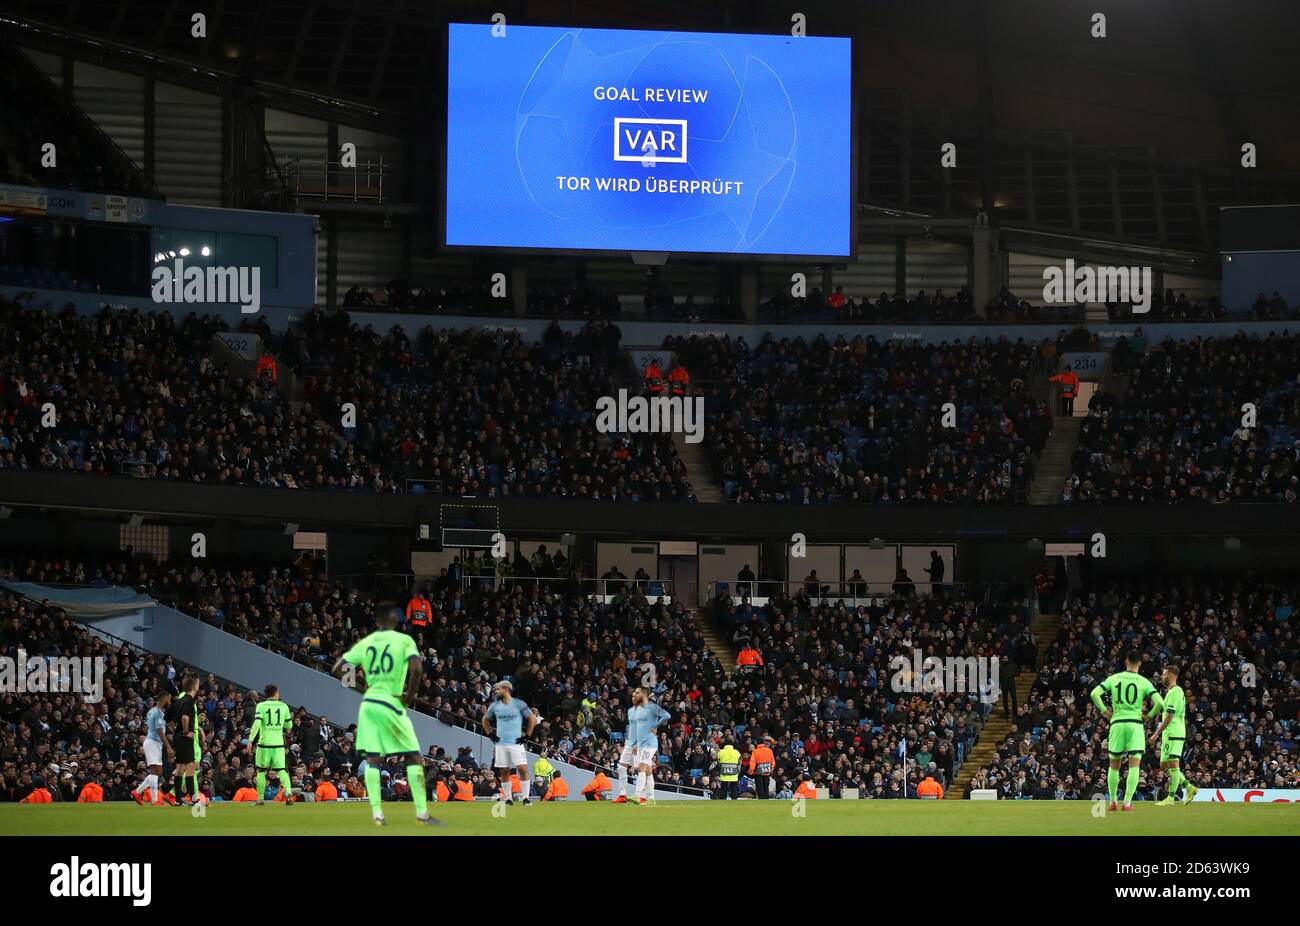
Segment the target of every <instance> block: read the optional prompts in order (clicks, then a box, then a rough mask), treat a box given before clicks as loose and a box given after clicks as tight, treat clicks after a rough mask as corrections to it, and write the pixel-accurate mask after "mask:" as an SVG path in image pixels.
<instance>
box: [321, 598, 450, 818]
mask: <svg viewBox="0 0 1300 926" xmlns="http://www.w3.org/2000/svg"><path fill="white" fill-rule="evenodd" d="M375 624H376V626H377V627H378V628H379V629H378V630H376V631H375V632H374V633H372V634H370V635H369V636H368V637H365V638H363V639H362V640H360V641H359V642H358V643H357V644H356V645H355V646H353V647H352V649H350V650H348V651H347V652H346V653H344V654H343V655H342V656H340V657H339V660H338V662H336V663H334V669H333V672H334V675H335V676H337V677H339V678H343V677H344V674H345V673H346V672H347V669H346V666H348V665H351V666H356V667H357V668H358V669H360V671H361V676H362V677H361V678H359V679H358V680H357V685H356V687H357V688H359V689H360V690H361V706H360V707H359V708H358V709H357V752H359V753H361V754H362V755H364V756H365V759H366V795H367V796H368V797H369V798H370V809H371V812H372V815H373V817H374V820H375V823H376V825H378V826H383V825H384V810H383V804H382V800H383V799H382V797H381V796H380V793H379V788H380V778H381V776H380V773H379V763H380V762H381V761H382V760H384V759H388V758H394V757H403V758H405V759H406V774H407V782H408V783H409V784H410V786H411V798H412V800H413V801H414V802H415V819H416V820H417V821H418V822H420V823H429V824H433V825H435V826H442V825H443V824H442V822H441V821H439V820H435V819H434V818H433V817H431V816H429V791H428V789H427V788H426V787H425V781H424V765H423V764H421V759H420V741H419V740H418V739H417V738H416V736H415V727H413V726H411V718H410V717H408V716H406V708H407V707H409V706H410V705H411V704H412V703H413V702H414V701H415V693H416V692H417V691H418V690H419V686H420V672H421V668H422V666H421V661H420V653H419V650H418V649H417V648H416V645H415V641H414V640H413V639H411V638H410V637H409V636H407V635H406V634H404V633H402V632H401V631H399V630H397V629H395V628H396V627H397V605H395V604H394V603H393V602H391V601H381V602H380V603H379V604H378V605H376V606H375ZM345 684H346V682H345Z"/></svg>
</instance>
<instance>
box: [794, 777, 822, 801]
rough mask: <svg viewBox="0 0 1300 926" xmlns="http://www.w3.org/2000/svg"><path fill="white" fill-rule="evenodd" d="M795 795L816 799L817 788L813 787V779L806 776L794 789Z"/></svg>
mask: <svg viewBox="0 0 1300 926" xmlns="http://www.w3.org/2000/svg"><path fill="white" fill-rule="evenodd" d="M794 796H795V797H803V798H807V799H808V800H816V798H817V789H816V788H814V787H813V783H812V782H811V781H809V780H808V779H806V778H805V779H804V780H803V781H801V782H799V787H797V788H795V789H794Z"/></svg>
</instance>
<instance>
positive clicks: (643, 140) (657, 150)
mask: <svg viewBox="0 0 1300 926" xmlns="http://www.w3.org/2000/svg"><path fill="white" fill-rule="evenodd" d="M614 160H616V161H644V162H645V163H646V164H685V163H686V120H685V119H637V118H630V117H620V118H616V119H615V120H614Z"/></svg>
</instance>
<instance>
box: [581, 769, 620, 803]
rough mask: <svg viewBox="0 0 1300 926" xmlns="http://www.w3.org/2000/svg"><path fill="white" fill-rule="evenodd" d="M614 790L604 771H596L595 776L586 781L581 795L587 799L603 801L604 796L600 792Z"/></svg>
mask: <svg viewBox="0 0 1300 926" xmlns="http://www.w3.org/2000/svg"><path fill="white" fill-rule="evenodd" d="M612 790H614V783H613V782H612V781H610V780H609V778H608V777H606V775H605V773H604V772H597V773H596V777H595V778H593V779H591V781H589V782H588V783H587V786H586V787H585V788H583V789H582V793H583V795H584V796H585V797H586V798H587V800H589V801H603V800H605V797H604V796H603V794H602V792H605V791H612Z"/></svg>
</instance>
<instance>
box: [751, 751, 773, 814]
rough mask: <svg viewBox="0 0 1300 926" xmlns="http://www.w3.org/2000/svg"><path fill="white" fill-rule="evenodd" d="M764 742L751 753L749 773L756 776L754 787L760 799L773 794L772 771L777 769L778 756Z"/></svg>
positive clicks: (765, 798)
mask: <svg viewBox="0 0 1300 926" xmlns="http://www.w3.org/2000/svg"><path fill="white" fill-rule="evenodd" d="M763 739H764V742H762V743H759V744H758V745H757V746H755V747H754V751H753V752H751V753H750V754H749V774H750V775H751V776H753V778H754V789H755V790H756V791H757V792H758V797H759V800H764V801H765V800H767V799H768V798H770V797H771V796H772V773H773V772H774V771H776V756H774V755H772V748H771V747H770V746H768V745H767V742H766V740H767V739H769V737H764V738H763Z"/></svg>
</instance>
